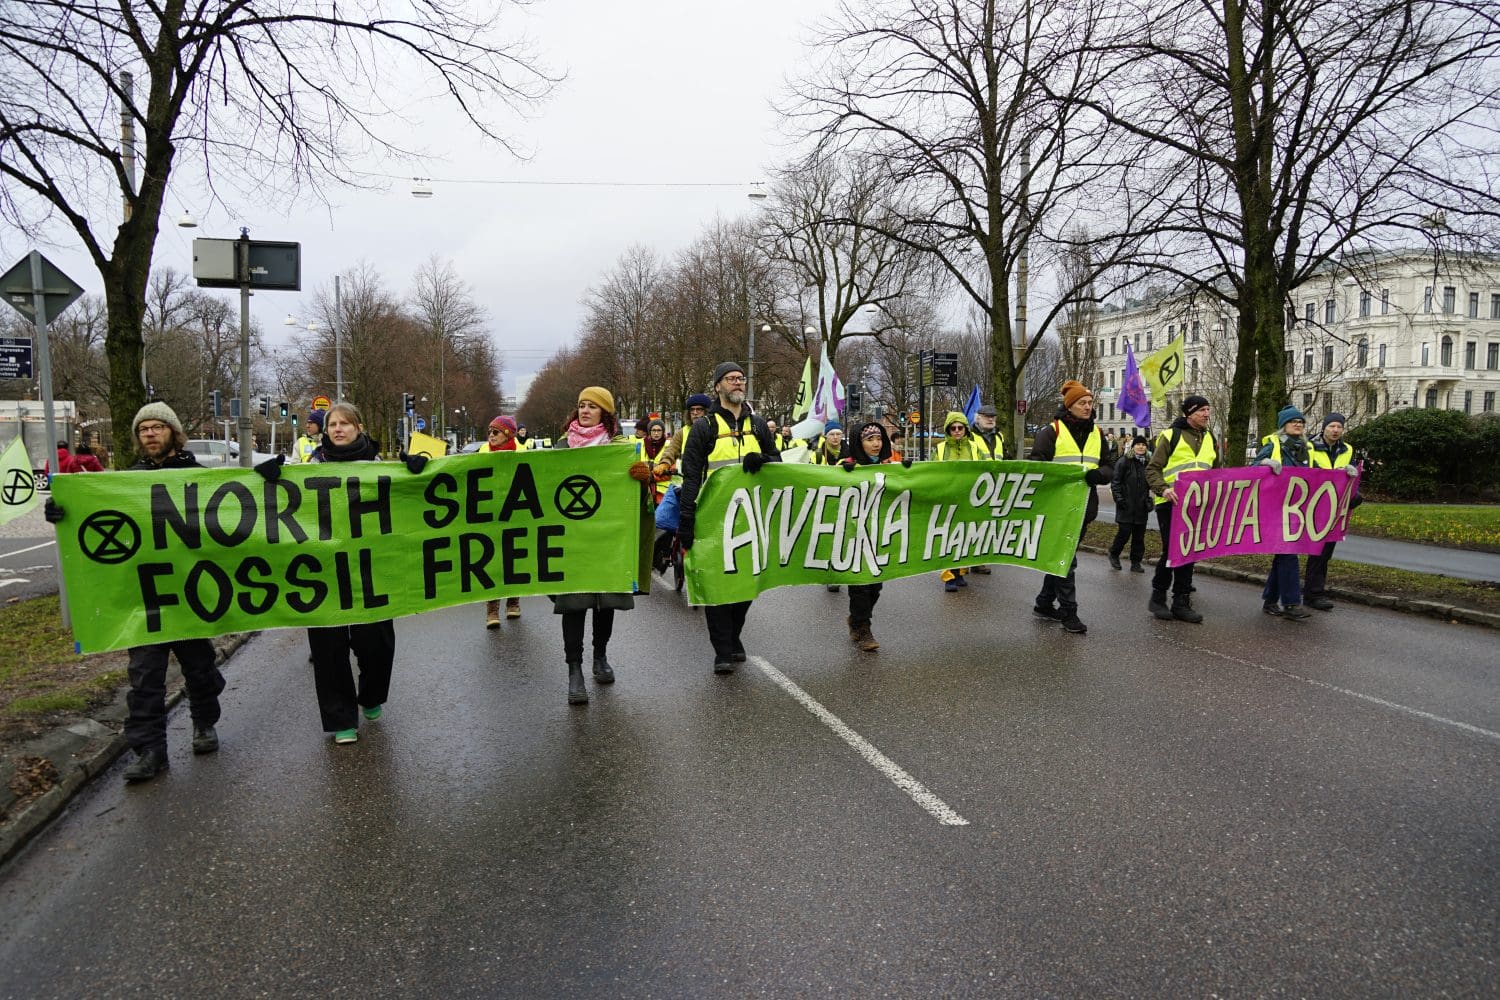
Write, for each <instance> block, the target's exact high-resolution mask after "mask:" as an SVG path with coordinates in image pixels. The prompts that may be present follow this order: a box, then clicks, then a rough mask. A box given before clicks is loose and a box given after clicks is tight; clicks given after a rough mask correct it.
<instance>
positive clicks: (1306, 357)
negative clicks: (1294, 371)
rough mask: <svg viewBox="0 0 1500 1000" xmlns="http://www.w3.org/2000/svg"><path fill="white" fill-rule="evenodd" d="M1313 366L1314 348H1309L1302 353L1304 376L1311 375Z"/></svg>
mask: <svg viewBox="0 0 1500 1000" xmlns="http://www.w3.org/2000/svg"><path fill="white" fill-rule="evenodd" d="M1312 365H1313V355H1312V348H1311V347H1309V348H1307V349H1306V350H1304V351H1303V352H1302V374H1304V375H1311V374H1312Z"/></svg>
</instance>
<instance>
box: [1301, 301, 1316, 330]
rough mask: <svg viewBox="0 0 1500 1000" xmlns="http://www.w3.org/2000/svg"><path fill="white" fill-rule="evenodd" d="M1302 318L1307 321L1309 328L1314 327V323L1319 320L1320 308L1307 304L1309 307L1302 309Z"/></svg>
mask: <svg viewBox="0 0 1500 1000" xmlns="http://www.w3.org/2000/svg"><path fill="white" fill-rule="evenodd" d="M1302 317H1303V318H1304V319H1306V320H1307V325H1308V326H1312V325H1313V322H1314V321H1315V320H1316V319H1317V318H1318V307H1317V306H1315V305H1313V304H1312V303H1311V302H1309V303H1307V305H1305V306H1303V307H1302Z"/></svg>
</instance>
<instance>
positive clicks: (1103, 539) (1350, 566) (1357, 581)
mask: <svg viewBox="0 0 1500 1000" xmlns="http://www.w3.org/2000/svg"><path fill="white" fill-rule="evenodd" d="M1365 506H1369V505H1368V504H1366V505H1365ZM1360 511H1361V512H1363V511H1364V507H1361V508H1360ZM1114 537H1115V525H1114V524H1111V523H1104V522H1100V521H1096V522H1095V523H1093V524H1091V525H1089V527H1088V531H1087V532H1086V533H1085V536H1084V542H1085V543H1086V544H1088V545H1097V546H1099V547H1101V548H1107V547H1108V546H1109V543H1110V542H1111V541H1113V540H1114ZM1160 555H1161V535H1160V534H1159V533H1158V532H1157V531H1156V530H1155V529H1154V528H1153V529H1152V530H1150V531H1147V532H1146V559H1147V561H1148V562H1151V563H1154V562H1156V560H1157V558H1158V557H1160ZM1336 555H1337V553H1335V556H1336ZM1208 561H1209V562H1212V563H1213V564H1215V565H1217V566H1231V567H1233V568H1235V569H1242V570H1247V571H1249V572H1252V573H1260V574H1265V573H1266V572H1267V571H1269V570H1270V568H1271V557H1270V556H1225V557H1224V558H1221V559H1211V560H1208ZM1328 584H1329V586H1330V587H1339V588H1345V589H1349V590H1363V591H1367V592H1369V593H1372V594H1394V595H1397V596H1400V597H1405V598H1409V599H1413V600H1422V601H1439V602H1442V603H1444V604H1451V605H1453V606H1454V607H1460V608H1471V609H1473V610H1475V611H1485V612H1489V613H1491V614H1500V584H1497V583H1487V582H1485V581H1482V580H1457V579H1454V578H1453V577H1448V576H1438V575H1437V574H1435V573H1414V572H1412V571H1410V570H1404V569H1392V568H1391V567H1389V566H1372V565H1368V564H1366V563H1356V562H1346V561H1344V560H1343V559H1339V558H1337V557H1335V558H1334V560H1333V562H1331V563H1330V564H1329V566H1328Z"/></svg>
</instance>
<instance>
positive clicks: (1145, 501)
mask: <svg viewBox="0 0 1500 1000" xmlns="http://www.w3.org/2000/svg"><path fill="white" fill-rule="evenodd" d="M1146 458H1147V456H1145V455H1142V456H1141V457H1140V458H1136V457H1135V452H1134V451H1133V450H1132V451H1131V452H1130V453H1129V454H1127V455H1124V456H1122V457H1121V458H1120V460H1119V461H1118V462H1116V463H1115V477H1114V479H1112V480H1111V481H1110V484H1109V493H1110V496H1112V497H1114V498H1115V523H1116V524H1150V523H1151V506H1152V504H1151V487H1150V486H1148V485H1146Z"/></svg>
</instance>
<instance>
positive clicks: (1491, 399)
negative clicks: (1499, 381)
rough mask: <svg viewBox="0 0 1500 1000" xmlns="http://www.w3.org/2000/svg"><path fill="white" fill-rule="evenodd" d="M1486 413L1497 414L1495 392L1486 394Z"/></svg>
mask: <svg viewBox="0 0 1500 1000" xmlns="http://www.w3.org/2000/svg"><path fill="white" fill-rule="evenodd" d="M1484 412H1485V413H1494V412H1495V394H1494V393H1493V392H1487V393H1485V394H1484Z"/></svg>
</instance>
